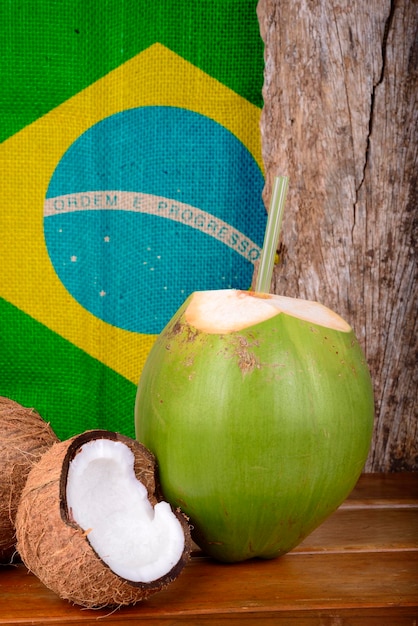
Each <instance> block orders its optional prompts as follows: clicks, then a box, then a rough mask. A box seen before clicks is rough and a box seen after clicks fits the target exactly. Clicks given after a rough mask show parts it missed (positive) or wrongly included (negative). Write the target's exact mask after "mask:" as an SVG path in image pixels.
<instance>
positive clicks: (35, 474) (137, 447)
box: [16, 430, 191, 608]
mask: <svg viewBox="0 0 418 626" xmlns="http://www.w3.org/2000/svg"><path fill="white" fill-rule="evenodd" d="M99 439H106V440H107V439H108V440H111V441H116V442H121V443H123V444H125V445H126V446H127V447H128V448H129V449H130V450H131V452H132V453H133V455H134V463H133V471H134V475H135V477H136V480H137V481H139V482H140V483H141V484H142V485H144V486H145V487H146V490H147V494H148V501H149V503H150V504H151V505H152V507H155V505H156V504H157V503H158V502H161V501H162V496H161V494H160V491H159V487H158V482H157V480H158V479H157V466H156V461H155V457H154V456H153V454H152V453H151V452H149V451H148V450H147V449H146V448H145V447H144V446H143V445H142V444H140V443H139V442H137V441H136V440H133V439H131V438H129V437H125V436H123V435H120V434H118V433H114V432H109V431H104V430H93V431H87V432H85V433H82V434H80V435H77V436H75V437H73V438H71V439H69V440H68V441H64V442H61V443H57V444H55V445H54V446H53V447H52V448H51V449H50V450H49V451H48V452H47V453H46V454H45V455H44V456H43V457H42V459H41V460H40V462H39V463H38V464H37V465H35V466H34V467H33V468H32V470H31V472H30V474H29V477H28V480H27V483H26V486H25V488H24V490H23V493H22V497H21V501H20V505H19V508H18V513H17V519H16V532H17V540H18V543H17V546H18V550H19V553H20V555H21V558H22V560H23V562H24V564H25V565H26V567H27V568H28V569H29V570H30V571H32V572H33V573H34V574H35V575H36V576H37V577H38V578H39V579H40V580H41V581H42V582H43V583H44V584H45V585H46V586H47V587H49V588H50V589H51V590H52V591H54V592H55V593H56V594H57V595H59V596H60V597H61V598H63V599H66V600H69V601H70V602H72V603H74V604H78V605H81V606H84V607H87V608H100V607H115V606H122V605H128V604H135V603H136V602H138V601H140V600H144V599H145V598H147V597H148V596H150V595H152V594H154V593H156V592H158V591H160V590H162V589H163V588H165V587H166V586H167V585H168V584H170V583H171V582H172V581H174V580H175V579H176V578H177V577H178V575H179V574H180V572H181V571H182V569H183V567H184V566H185V564H186V563H187V561H188V560H189V556H190V550H191V539H190V529H189V525H188V521H187V518H186V517H185V516H184V515H183V514H182V513H181V512H180V511H179V510H176V511H174V510H172V509H171V507H170V515H171V514H172V515H174V516H175V517H176V518H177V520H178V522H179V523H180V525H181V530H182V533H183V535H184V548H183V551H182V554H181V557H180V558H179V560H178V561H177V562H176V563H175V564H174V566H173V567H172V568H171V569H170V571H167V573H166V574H164V575H163V576H160V577H159V578H158V579H156V580H152V581H148V582H141V581H132V580H129V579H127V578H125V577H122V576H120V575H119V574H117V573H115V572H114V571H113V570H112V569H111V567H110V566H109V565H108V564H106V563H105V562H104V561H103V560H102V557H101V556H100V555H99V553H98V552H97V551H96V550H95V549H94V548H93V547H92V545H91V543H90V541H89V535H90V537H91V531H92V528H83V527H82V526H80V525H79V524H78V522H77V521H76V520H75V519H74V515H73V511H72V509H70V508H69V506H68V503H67V493H68V492H67V487H68V485H67V480H68V474H69V471H70V464H71V462H72V461H73V459H75V457H76V455H77V454H80V453H81V454H83V453H84V452H83V450H84V449H85V448H83V450H81V449H82V447H83V446H84V444H86V443H89V442H97V441H98V440H99ZM103 480H105V478H104V479H103ZM105 498H106V496H105ZM164 506H165V505H164ZM167 506H169V505H168V504H167ZM176 524H177V522H176ZM122 534H123V535H124V534H125V533H124V532H122Z"/></svg>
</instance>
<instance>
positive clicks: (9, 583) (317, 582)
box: [0, 474, 418, 626]
mask: <svg viewBox="0 0 418 626" xmlns="http://www.w3.org/2000/svg"><path fill="white" fill-rule="evenodd" d="M417 487H418V475H417V474H415V475H414V476H412V477H411V476H409V475H404V476H402V475H395V476H390V477H383V476H372V477H370V476H367V475H366V476H364V477H361V478H360V481H359V484H358V485H357V487H356V488H355V490H354V492H353V494H351V496H350V498H349V499H350V500H351V502H355V503H357V504H356V506H354V507H353V506H344V505H343V506H342V507H340V509H339V510H338V511H336V512H335V513H334V514H333V515H332V516H331V517H330V518H329V519H328V520H326V521H325V522H324V524H322V526H320V527H319V528H318V529H316V530H315V531H314V532H313V533H312V534H311V535H310V536H309V537H307V538H306V539H305V541H304V542H303V543H302V544H301V545H300V546H298V547H297V548H296V549H295V550H293V551H292V552H291V553H289V554H287V555H285V556H283V557H281V558H278V559H273V560H271V561H261V560H254V561H247V562H245V563H238V564H234V565H225V564H220V563H217V562H215V561H213V560H211V559H209V558H207V557H205V556H203V555H195V556H193V557H192V559H191V562H190V563H189V564H188V565H187V567H186V568H185V570H184V572H183V573H182V575H181V576H180V578H179V579H178V580H176V581H175V582H174V583H173V584H172V585H171V586H170V587H169V588H168V589H166V590H164V591H162V592H160V593H159V594H156V595H155V596H153V597H151V598H150V599H148V600H147V601H145V602H143V603H139V604H138V605H136V606H130V607H125V608H122V609H120V610H117V611H114V612H112V611H111V610H109V609H107V610H106V609H104V610H97V611H92V610H85V609H81V608H80V607H77V606H72V605H71V604H70V603H68V602H67V601H64V600H61V599H60V598H58V597H57V596H56V595H55V594H54V593H53V592H51V591H50V590H48V589H47V588H46V587H45V586H44V585H43V584H42V583H41V582H40V581H39V580H38V579H37V578H36V577H35V576H34V575H33V574H30V573H28V572H27V570H26V568H25V567H24V566H23V565H17V566H2V567H0V625H1V626H4V625H6V624H7V625H9V626H14V625H18V624H19V625H20V626H25V625H29V624H32V625H35V626H40V625H45V626H48V625H50V624H55V625H56V624H60V625H61V626H69V625H73V624H85V625H92V624H95V625H96V626H97V623H98V622H99V623H100V622H102V621H103V622H104V623H105V624H108V625H111V626H113V625H116V624H125V623H126V624H127V623H139V622H141V623H144V624H154V625H156V626H158V625H161V626H167V625H171V624H172V625H173V626H174V624H175V625H182V626H192V625H193V626H196V623H197V622H199V624H200V623H201V622H202V623H203V624H214V625H215V626H227V625H228V626H238V624H243V623H245V624H250V625H256V624H267V623H272V624H280V625H281V624H283V625H289V626H314V625H315V626H328V625H329V626H417V624H418V523H417V522H418V517H417V515H418V506H417V504H418V498H416V497H415V493H416V491H417ZM376 503H377V505H376Z"/></svg>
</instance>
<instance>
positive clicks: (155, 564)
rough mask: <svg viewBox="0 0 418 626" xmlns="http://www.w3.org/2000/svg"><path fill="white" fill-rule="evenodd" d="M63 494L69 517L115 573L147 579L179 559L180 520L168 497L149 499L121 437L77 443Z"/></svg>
mask: <svg viewBox="0 0 418 626" xmlns="http://www.w3.org/2000/svg"><path fill="white" fill-rule="evenodd" d="M66 497H67V507H68V511H69V512H70V516H71V518H72V519H73V520H74V522H76V523H77V524H78V525H79V526H80V527H81V528H82V529H83V530H84V531H85V532H86V535H87V538H88V541H89V542H90V544H91V546H92V548H93V549H94V550H95V552H96V553H97V555H98V556H99V557H100V558H101V559H102V561H104V562H105V563H106V564H107V565H108V566H109V567H110V569H111V570H112V571H113V572H114V573H115V574H117V575H118V576H120V577H122V578H125V579H127V580H129V581H132V582H137V583H138V582H140V583H149V582H152V581H155V580H157V579H158V578H160V577H161V576H164V575H165V574H167V573H168V572H170V571H171V569H172V568H173V567H174V566H175V565H176V564H177V563H178V561H179V560H180V558H181V556H182V554H183V550H184V545H185V538H184V532H183V529H182V526H181V524H180V522H179V520H178V519H177V517H176V515H175V514H174V513H173V511H172V509H171V507H170V505H169V504H168V503H167V502H159V503H158V504H156V505H155V506H154V507H153V506H152V505H151V503H150V502H149V500H148V497H147V489H146V487H145V486H144V485H143V484H142V483H141V482H140V481H139V480H138V479H137V478H136V476H135V473H134V455H133V453H132V451H131V450H130V449H129V448H128V446H126V445H125V444H124V443H122V442H119V441H111V440H108V439H96V440H93V441H90V442H88V443H86V444H84V445H83V446H81V447H80V448H79V450H78V452H77V454H76V456H75V457H74V459H73V460H72V461H71V463H70V466H69V469H68V475H67V485H66Z"/></svg>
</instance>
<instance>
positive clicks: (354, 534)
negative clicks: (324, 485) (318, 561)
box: [294, 507, 418, 554]
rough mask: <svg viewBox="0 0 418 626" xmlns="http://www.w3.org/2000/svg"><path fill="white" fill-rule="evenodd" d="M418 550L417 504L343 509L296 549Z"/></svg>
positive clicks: (341, 550)
mask: <svg viewBox="0 0 418 626" xmlns="http://www.w3.org/2000/svg"><path fill="white" fill-rule="evenodd" d="M410 550H418V507H416V508H408V509H387V510H385V511H384V512H383V511H382V510H381V509H380V508H376V509H374V508H370V509H368V508H363V509H345V508H340V509H339V510H338V511H336V512H335V513H334V514H333V515H332V516H331V517H330V518H328V519H327V520H326V521H325V522H324V523H323V524H322V525H321V526H319V527H318V528H317V529H316V530H314V531H313V533H311V534H310V535H309V536H308V537H307V538H306V539H305V540H304V541H303V542H302V543H301V544H299V546H297V547H296V548H295V549H294V552H303V553H305V554H306V553H309V552H355V551H360V552H381V551H393V552H401V551H410Z"/></svg>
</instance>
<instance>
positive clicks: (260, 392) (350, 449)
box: [135, 289, 374, 562]
mask: <svg viewBox="0 0 418 626" xmlns="http://www.w3.org/2000/svg"><path fill="white" fill-rule="evenodd" d="M373 413H374V407H373V391H372V385H371V379H370V374H369V370H368V367H367V364H366V362H365V358H364V355H363V352H362V350H361V348H360V346H359V343H358V341H357V339H356V337H355V334H354V332H353V330H352V328H351V327H350V326H349V324H348V323H347V322H346V321H345V320H343V319H342V318H341V317H340V316H339V315H337V314H336V313H335V312H334V311H332V310H330V309H328V308H327V307H325V306H323V305H321V304H319V303H317V302H310V301H306V300H301V299H294V298H288V297H283V296H278V295H272V294H266V293H257V292H248V291H239V290H233V289H227V290H219V291H203V292H195V293H193V294H192V295H191V296H190V297H189V298H188V299H187V300H186V301H185V303H184V304H183V306H182V307H181V308H180V309H179V311H178V312H177V313H176V314H175V315H174V317H173V319H172V320H171V321H170V322H169V323H168V325H167V326H166V328H165V329H164V330H163V331H162V333H161V334H160V336H159V337H158V339H157V340H156V342H155V344H154V346H153V348H152V349H151V351H150V353H149V356H148V359H147V361H146V363H145V366H144V368H143V370H142V373H141V377H140V381H139V385H138V391H137V398H136V407H135V422H136V436H137V438H138V440H139V441H140V442H142V443H143V444H144V445H145V446H146V447H147V448H149V449H150V450H151V451H152V452H153V453H154V454H155V456H156V458H157V460H158V464H159V468H160V481H161V487H162V491H163V494H164V497H165V498H166V499H167V500H168V501H169V502H170V503H171V505H172V506H174V507H181V509H182V510H183V511H184V512H185V513H186V514H187V515H188V516H189V517H190V522H191V525H192V528H193V529H194V530H193V535H192V536H193V538H194V540H195V541H196V542H197V543H198V544H199V545H200V547H201V548H202V549H203V550H204V551H205V552H206V553H207V554H209V555H211V556H213V557H214V558H216V559H219V560H221V561H228V562H235V561H242V560H245V559H250V558H252V557H261V558H272V557H277V556H279V555H282V554H284V553H286V552H288V551H289V550H291V549H292V548H294V547H295V546H296V545H297V544H299V543H300V542H301V541H302V540H303V539H304V538H305V537H306V536H307V535H308V534H309V533H310V532H311V531H312V530H314V528H315V527H317V526H318V525H319V524H321V523H322V522H323V521H324V520H325V519H326V518H327V517H328V516H329V515H330V514H331V513H332V512H333V511H334V510H335V509H336V508H337V507H338V506H339V505H340V504H341V503H342V502H343V500H344V499H345V498H346V497H347V495H348V494H349V493H350V491H351V490H352V488H353V487H354V485H355V483H356V481H357V479H358V478H359V476H360V474H361V471H362V468H363V466H364V463H365V460H366V457H367V454H368V450H369V446H370V441H371V435H372V429H373Z"/></svg>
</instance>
